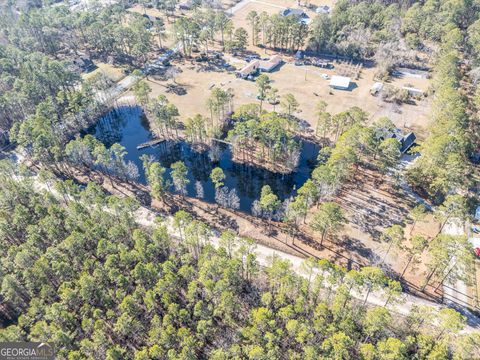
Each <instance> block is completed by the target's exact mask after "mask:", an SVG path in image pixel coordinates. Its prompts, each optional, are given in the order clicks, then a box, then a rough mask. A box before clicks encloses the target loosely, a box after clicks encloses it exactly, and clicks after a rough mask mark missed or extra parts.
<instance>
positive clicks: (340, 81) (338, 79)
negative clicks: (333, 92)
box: [330, 75, 350, 90]
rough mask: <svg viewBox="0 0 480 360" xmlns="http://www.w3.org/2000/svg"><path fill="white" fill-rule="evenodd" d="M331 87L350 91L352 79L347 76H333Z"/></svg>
mask: <svg viewBox="0 0 480 360" xmlns="http://www.w3.org/2000/svg"><path fill="white" fill-rule="evenodd" d="M330 87H332V88H334V89H340V90H348V88H349V87H350V78H349V77H346V76H338V75H333V76H332V79H331V80H330Z"/></svg>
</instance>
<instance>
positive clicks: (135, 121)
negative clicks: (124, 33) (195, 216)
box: [91, 107, 319, 213]
mask: <svg viewBox="0 0 480 360" xmlns="http://www.w3.org/2000/svg"><path fill="white" fill-rule="evenodd" d="M91 133H93V134H94V135H95V136H96V137H97V138H98V139H99V140H101V141H102V142H103V143H104V144H105V145H106V146H107V147H108V146H111V145H112V144H114V143H119V144H121V145H122V146H123V147H125V149H126V150H127V152H128V154H127V156H126V159H127V160H130V161H133V162H134V163H135V164H136V165H137V166H138V169H139V173H140V178H139V181H140V182H141V183H145V174H144V171H143V166H142V161H141V160H140V157H141V156H142V155H144V154H147V155H151V156H153V157H154V158H155V159H156V160H157V161H159V162H160V163H161V164H162V166H164V167H166V168H167V171H166V176H167V177H168V178H169V179H171V178H170V169H169V167H170V166H171V164H173V163H174V162H176V161H179V160H181V161H183V162H184V163H185V165H186V166H187V168H188V178H189V180H190V183H189V184H188V186H187V193H188V196H191V197H198V196H197V195H198V194H197V187H198V185H197V186H196V183H197V182H199V183H200V184H201V187H202V188H203V197H202V198H203V200H205V201H207V202H210V203H214V202H215V189H214V186H213V183H212V181H211V180H210V173H211V171H212V169H213V168H215V167H217V166H219V167H220V168H222V169H223V171H224V173H225V176H226V178H225V181H224V183H225V186H226V187H228V188H229V189H236V191H237V195H238V196H239V198H240V210H242V211H245V212H248V213H250V212H251V208H252V203H253V202H254V201H255V200H257V199H258V198H259V196H260V191H261V189H262V187H263V186H264V185H270V186H271V188H272V190H273V191H274V193H275V194H277V196H278V197H279V198H280V199H281V200H284V199H286V198H289V197H290V196H293V195H295V192H296V189H298V188H299V187H300V186H302V185H303V184H304V183H305V181H307V179H308V178H309V176H310V173H311V171H312V169H313V166H314V164H315V160H316V158H317V155H318V151H319V146H318V145H317V144H314V143H311V142H306V141H303V143H302V150H301V155H300V161H299V165H298V167H297V169H296V170H295V171H294V172H293V173H291V174H288V175H282V174H277V173H273V172H271V171H268V170H265V169H262V168H259V167H256V166H252V165H247V164H240V163H237V162H234V161H232V153H231V150H230V148H229V146H228V145H225V144H219V145H218V147H217V151H216V152H214V151H203V152H197V151H195V150H193V149H192V147H191V146H190V144H189V143H187V142H185V141H175V142H174V141H168V142H163V143H162V144H159V145H157V146H155V147H148V148H144V149H140V150H138V149H137V146H138V145H139V144H141V143H144V142H147V141H149V140H151V139H152V134H151V133H150V131H149V128H148V123H147V120H146V119H145V117H144V116H143V115H142V111H141V109H140V108H139V107H121V108H118V109H116V110H114V111H112V112H110V113H109V114H107V115H106V116H105V117H103V118H101V119H100V120H99V121H98V122H97V124H96V125H95V126H94V128H93V129H92V130H91ZM212 153H215V155H216V156H213V154H212Z"/></svg>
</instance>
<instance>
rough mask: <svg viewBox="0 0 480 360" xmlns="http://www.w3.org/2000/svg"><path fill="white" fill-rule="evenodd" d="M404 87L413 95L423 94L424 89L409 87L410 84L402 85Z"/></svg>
mask: <svg viewBox="0 0 480 360" xmlns="http://www.w3.org/2000/svg"><path fill="white" fill-rule="evenodd" d="M402 89H403V90H407V91H408V94H409V95H411V96H423V90H420V89H417V88H413V87H408V86H404V87H402Z"/></svg>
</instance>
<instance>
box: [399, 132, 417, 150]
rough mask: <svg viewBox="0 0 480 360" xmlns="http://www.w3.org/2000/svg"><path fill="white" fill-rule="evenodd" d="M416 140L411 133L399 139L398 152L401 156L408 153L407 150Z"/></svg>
mask: <svg viewBox="0 0 480 360" xmlns="http://www.w3.org/2000/svg"><path fill="white" fill-rule="evenodd" d="M416 139H417V137H416V136H415V134H414V133H413V132H410V133H408V134H407V135H405V136H404V137H403V138H402V139H400V145H401V147H400V152H401V153H402V154H405V153H406V152H407V151H408V149H410V148H411V147H412V146H413V144H414V143H415V140H416Z"/></svg>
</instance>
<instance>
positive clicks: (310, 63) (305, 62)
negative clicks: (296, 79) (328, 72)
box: [303, 59, 312, 65]
mask: <svg viewBox="0 0 480 360" xmlns="http://www.w3.org/2000/svg"><path fill="white" fill-rule="evenodd" d="M303 65H312V62H311V61H310V60H308V59H307V60H303Z"/></svg>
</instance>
